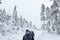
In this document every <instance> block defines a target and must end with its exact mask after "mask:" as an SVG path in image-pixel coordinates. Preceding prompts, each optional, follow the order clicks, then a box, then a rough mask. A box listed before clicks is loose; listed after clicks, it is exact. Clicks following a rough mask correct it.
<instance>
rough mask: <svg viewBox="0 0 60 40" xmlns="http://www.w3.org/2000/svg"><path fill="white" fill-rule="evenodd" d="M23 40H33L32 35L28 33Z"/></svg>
mask: <svg viewBox="0 0 60 40" xmlns="http://www.w3.org/2000/svg"><path fill="white" fill-rule="evenodd" d="M23 40H32V39H31V36H30V33H28V32H27V33H26V34H25V35H24V37H23Z"/></svg>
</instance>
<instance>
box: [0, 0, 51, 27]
mask: <svg viewBox="0 0 60 40" xmlns="http://www.w3.org/2000/svg"><path fill="white" fill-rule="evenodd" d="M42 3H43V4H45V6H50V5H51V4H52V2H50V1H49V0H2V4H0V8H2V9H3V8H5V9H6V11H7V12H9V11H10V13H12V11H13V8H14V5H16V6H17V12H18V16H20V15H22V16H23V18H25V19H26V20H28V21H32V22H33V24H35V25H36V26H37V27H40V24H41V22H40V7H41V4H42Z"/></svg>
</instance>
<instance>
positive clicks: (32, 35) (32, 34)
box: [31, 31, 35, 40]
mask: <svg viewBox="0 0 60 40" xmlns="http://www.w3.org/2000/svg"><path fill="white" fill-rule="evenodd" d="M34 36H35V34H34V32H33V31H31V37H32V40H34Z"/></svg>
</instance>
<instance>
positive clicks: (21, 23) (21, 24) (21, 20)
mask: <svg viewBox="0 0 60 40" xmlns="http://www.w3.org/2000/svg"><path fill="white" fill-rule="evenodd" d="M20 26H21V27H22V28H23V19H22V16H21V17H20Z"/></svg>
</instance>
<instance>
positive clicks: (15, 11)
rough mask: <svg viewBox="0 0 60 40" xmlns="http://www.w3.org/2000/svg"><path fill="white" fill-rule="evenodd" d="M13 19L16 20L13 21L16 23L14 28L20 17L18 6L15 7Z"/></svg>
mask: <svg viewBox="0 0 60 40" xmlns="http://www.w3.org/2000/svg"><path fill="white" fill-rule="evenodd" d="M13 19H14V20H13V21H14V26H17V21H18V16H17V10H16V6H14V11H13Z"/></svg>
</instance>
